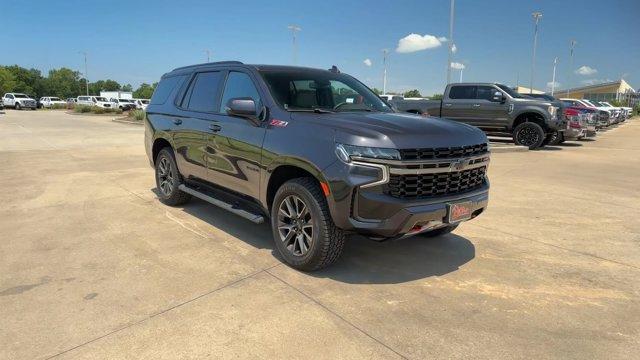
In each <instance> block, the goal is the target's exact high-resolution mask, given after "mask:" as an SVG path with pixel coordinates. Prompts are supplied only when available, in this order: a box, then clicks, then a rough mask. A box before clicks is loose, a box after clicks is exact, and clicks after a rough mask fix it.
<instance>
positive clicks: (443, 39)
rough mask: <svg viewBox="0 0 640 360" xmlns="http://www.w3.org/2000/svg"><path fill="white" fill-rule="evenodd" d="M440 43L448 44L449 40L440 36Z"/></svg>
mask: <svg viewBox="0 0 640 360" xmlns="http://www.w3.org/2000/svg"><path fill="white" fill-rule="evenodd" d="M438 41H440V42H447V38H446V37H444V36H440V37H439V38H438Z"/></svg>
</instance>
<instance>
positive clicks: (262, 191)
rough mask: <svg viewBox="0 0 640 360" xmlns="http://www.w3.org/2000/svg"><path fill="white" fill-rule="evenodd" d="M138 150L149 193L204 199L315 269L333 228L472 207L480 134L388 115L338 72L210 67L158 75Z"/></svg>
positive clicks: (423, 219) (451, 218)
mask: <svg viewBox="0 0 640 360" xmlns="http://www.w3.org/2000/svg"><path fill="white" fill-rule="evenodd" d="M145 143H146V144H145V145H146V150H147V154H148V156H149V160H150V162H151V164H152V166H153V167H154V168H155V170H156V182H157V187H158V194H159V197H160V200H161V201H162V202H164V203H165V204H168V205H179V204H183V203H185V202H186V201H187V200H189V199H190V197H192V196H195V197H197V198H200V199H203V200H205V201H208V202H210V203H212V204H215V205H217V206H220V207H222V208H224V209H226V210H228V211H230V212H233V213H235V214H237V215H240V216H242V217H245V218H247V219H248V220H250V221H253V222H255V223H260V222H263V221H264V220H265V219H269V221H271V227H272V231H273V237H274V240H275V244H276V247H277V249H278V251H279V252H280V254H281V255H282V258H283V259H284V261H285V262H286V263H287V264H289V265H290V266H292V267H295V268H297V269H301V270H306V271H311V270H316V269H319V268H322V267H325V266H327V265H329V264H331V263H332V262H334V261H335V260H337V259H338V257H339V256H340V254H341V252H342V249H343V245H344V241H345V237H346V235H347V234H349V233H360V234H363V235H365V236H368V237H369V238H371V239H374V240H386V239H394V238H401V237H407V236H411V235H416V234H424V235H427V236H437V235H441V234H445V233H448V232H450V231H452V230H453V229H455V228H456V227H457V226H458V224H459V223H460V222H462V221H465V220H469V219H472V218H474V217H476V216H478V215H479V214H480V213H482V211H484V209H485V207H486V206H487V201H488V191H489V182H488V180H487V176H486V174H487V167H488V164H489V149H488V145H487V138H486V136H485V135H484V133H483V132H482V131H480V130H478V129H476V128H474V127H472V126H469V125H465V124H460V123H455V122H452V121H448V120H444V119H437V118H427V117H422V116H417V115H412V114H406V113H396V112H394V111H393V110H392V109H391V108H390V107H389V106H388V105H387V104H386V103H385V102H384V101H382V100H381V99H380V98H379V97H378V96H376V95H375V94H374V93H373V92H372V91H371V90H370V89H369V88H367V87H366V86H365V85H363V84H362V83H360V82H359V81H358V80H356V79H355V78H353V77H351V76H349V75H346V74H342V73H340V72H339V71H338V70H337V68H335V67H334V68H332V69H331V70H318V69H310V68H301V67H290V66H267V65H245V64H242V63H240V62H233V61H230V62H219V63H208V64H202V65H194V66H187V67H182V68H177V69H175V70H173V71H171V72H170V73H167V74H165V75H164V76H163V77H162V79H161V80H160V83H159V84H158V86H157V88H156V90H155V93H154V94H153V97H152V98H151V102H150V104H149V107H148V108H147V116H146V120H145Z"/></svg>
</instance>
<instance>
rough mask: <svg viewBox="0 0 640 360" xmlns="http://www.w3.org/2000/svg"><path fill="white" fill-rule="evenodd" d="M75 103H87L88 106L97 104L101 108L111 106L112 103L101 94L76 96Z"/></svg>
mask: <svg viewBox="0 0 640 360" xmlns="http://www.w3.org/2000/svg"><path fill="white" fill-rule="evenodd" d="M76 105H88V106H97V107H101V108H108V109H110V108H113V107H114V106H113V103H111V102H110V101H109V100H107V98H104V97H102V96H78V100H77V101H76Z"/></svg>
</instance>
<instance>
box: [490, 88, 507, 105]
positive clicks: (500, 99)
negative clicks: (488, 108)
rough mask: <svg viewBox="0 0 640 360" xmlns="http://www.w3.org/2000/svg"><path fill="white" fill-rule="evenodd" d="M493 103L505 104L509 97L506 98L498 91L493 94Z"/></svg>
mask: <svg viewBox="0 0 640 360" xmlns="http://www.w3.org/2000/svg"><path fill="white" fill-rule="evenodd" d="M493 101H495V102H499V103H503V102H505V101H507V97H506V96H504V94H502V92H501V91H496V92H495V93H493Z"/></svg>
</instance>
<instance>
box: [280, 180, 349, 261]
mask: <svg viewBox="0 0 640 360" xmlns="http://www.w3.org/2000/svg"><path fill="white" fill-rule="evenodd" d="M271 228H272V232H273V239H274V241H275V243H276V248H277V249H278V252H279V253H280V255H281V256H282V258H283V259H284V261H285V262H286V263H287V264H288V265H289V266H291V267H293V268H296V269H298V270H303V271H314V270H318V269H321V268H324V267H326V266H329V265H331V264H332V263H334V262H335V261H336V260H338V258H339V257H340V255H341V254H342V250H343V248H344V240H345V234H344V231H342V230H341V229H339V228H337V227H336V225H335V224H334V223H333V219H332V218H331V215H330V214H329V207H328V205H327V200H326V198H325V197H324V195H323V193H322V190H320V187H319V186H318V184H317V182H316V181H315V180H314V179H312V178H297V179H292V180H289V181H287V182H286V183H284V184H283V185H282V186H281V187H280V189H278V191H277V192H276V195H275V197H274V199H273V204H272V206H271Z"/></svg>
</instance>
